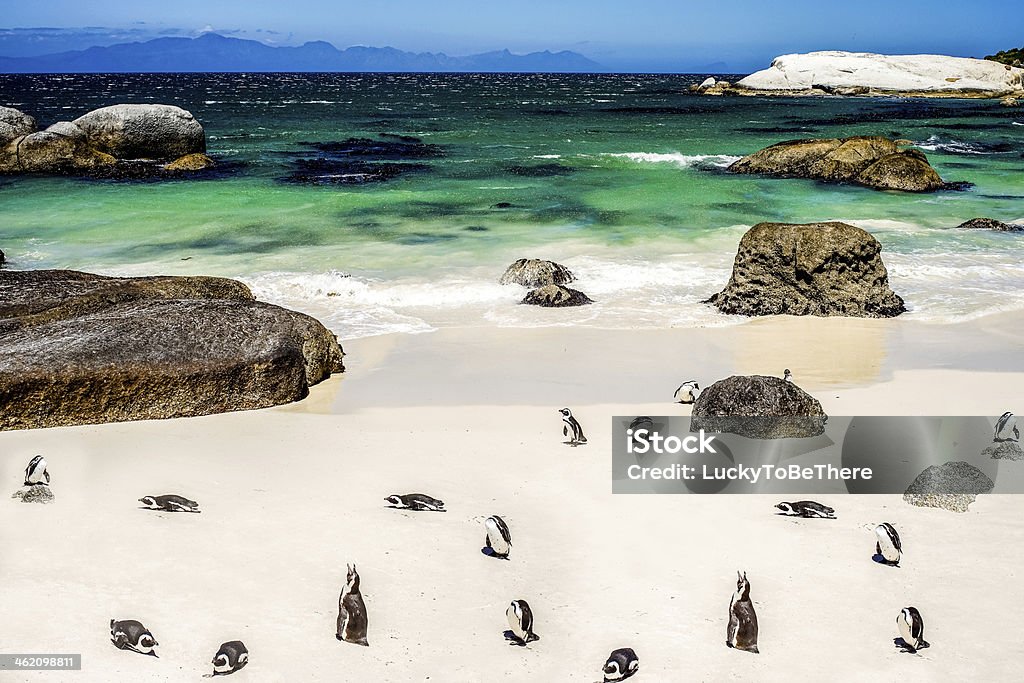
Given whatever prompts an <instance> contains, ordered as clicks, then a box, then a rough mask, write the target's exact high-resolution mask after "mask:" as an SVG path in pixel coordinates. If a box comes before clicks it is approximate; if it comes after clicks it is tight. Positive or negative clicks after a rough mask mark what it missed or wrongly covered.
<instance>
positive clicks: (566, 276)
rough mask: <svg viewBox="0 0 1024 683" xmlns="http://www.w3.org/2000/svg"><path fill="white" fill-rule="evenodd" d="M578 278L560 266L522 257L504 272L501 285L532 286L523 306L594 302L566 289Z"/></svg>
mask: <svg viewBox="0 0 1024 683" xmlns="http://www.w3.org/2000/svg"><path fill="white" fill-rule="evenodd" d="M575 279H576V276H575V275H573V273H572V271H571V270H569V269H568V268H566V267H565V266H563V265H561V264H560V263H555V262H554V261H545V260H543V259H532V258H531V259H526V258H521V259H519V260H517V261H516V262H515V263H513V264H512V265H510V266H509V267H508V268H507V269H505V273H504V274H503V275H502V276H501V280H500V281H499V282H500V283H501V284H503V285H513V284H514V285H522V286H523V287H529V288H530V291H529V292H528V293H527V295H526V297H524V298H523V300H522V302H520V303H524V304H531V305H534V306H542V307H544V308H562V307H566V306H585V305H586V304H592V303H594V302H593V301H592V300H591V299H590V297H588V296H587V295H586V294H584V293H583V292H581V291H579V290H577V289H572V288H571V287H566V286H565V285H566V284H568V283H570V282H573V281H574V280H575Z"/></svg>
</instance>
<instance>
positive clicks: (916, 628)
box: [896, 607, 929, 652]
mask: <svg viewBox="0 0 1024 683" xmlns="http://www.w3.org/2000/svg"><path fill="white" fill-rule="evenodd" d="M896 625H897V626H898V627H899V630H900V637H901V638H902V639H903V647H904V649H906V650H907V651H909V652H917V651H918V650H920V649H922V648H926V647H929V643H928V641H926V640H925V639H924V619H923V618H922V617H921V613H920V612H919V611H918V610H917V608H916V607H904V608H903V609H902V610H900V613H899V614H898V615H896Z"/></svg>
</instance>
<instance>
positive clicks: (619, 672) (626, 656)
mask: <svg viewBox="0 0 1024 683" xmlns="http://www.w3.org/2000/svg"><path fill="white" fill-rule="evenodd" d="M639 668H640V658H639V657H637V656H636V653H635V652H633V648H631V647H623V648H620V649H618V650H612V653H611V654H610V655H608V661H607V662H605V664H604V668H603V669H601V671H603V672H604V683H610V681H624V680H626V679H627V678H629V677H630V676H632V675H633V674H635V673H636V672H637V670H638V669H639Z"/></svg>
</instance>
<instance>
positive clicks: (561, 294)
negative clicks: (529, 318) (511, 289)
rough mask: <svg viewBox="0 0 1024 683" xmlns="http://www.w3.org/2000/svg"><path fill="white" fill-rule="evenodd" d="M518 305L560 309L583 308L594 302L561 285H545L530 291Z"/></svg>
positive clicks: (580, 293) (584, 295)
mask: <svg viewBox="0 0 1024 683" xmlns="http://www.w3.org/2000/svg"><path fill="white" fill-rule="evenodd" d="M520 303H524V304H531V305H533V306H543V307H544V308H561V307H564V306H585V305H587V304H592V303H594V302H593V301H592V300H591V299H590V297H589V296H587V295H586V294H584V293H583V292H581V291H579V290H576V289H571V288H569V287H563V286H562V285H545V286H543V287H538V288H537V289H534V290H533V291H531V292H530V293H529V294H527V295H526V297H525V298H524V299H523V300H522V301H521V302H520Z"/></svg>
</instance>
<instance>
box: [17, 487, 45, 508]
mask: <svg viewBox="0 0 1024 683" xmlns="http://www.w3.org/2000/svg"><path fill="white" fill-rule="evenodd" d="M11 498H18V499H20V500H21V502H22V503H43V504H46V503H52V502H53V491H51V490H50V487H49V486H47V485H46V484H36V485H35V486H25V487H23V488H21V489H18V490H17V491H15V492H14V494H13V495H12V496H11Z"/></svg>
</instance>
